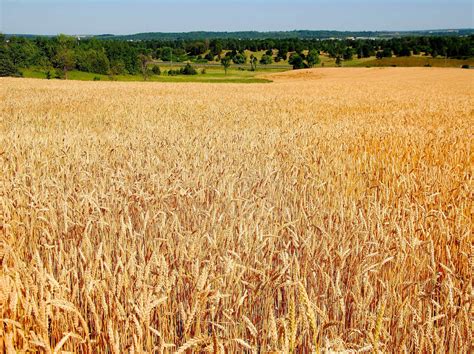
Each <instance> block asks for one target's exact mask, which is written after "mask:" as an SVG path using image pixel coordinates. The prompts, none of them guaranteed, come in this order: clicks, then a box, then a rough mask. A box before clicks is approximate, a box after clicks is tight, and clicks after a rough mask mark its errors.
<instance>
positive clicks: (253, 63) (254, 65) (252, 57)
mask: <svg viewBox="0 0 474 354" xmlns="http://www.w3.org/2000/svg"><path fill="white" fill-rule="evenodd" d="M257 63H258V59H257V57H256V56H255V55H253V54H251V55H250V70H251V71H257Z"/></svg>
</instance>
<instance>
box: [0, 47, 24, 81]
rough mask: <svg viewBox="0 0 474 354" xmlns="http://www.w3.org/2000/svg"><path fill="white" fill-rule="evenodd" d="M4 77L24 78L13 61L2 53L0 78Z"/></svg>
mask: <svg viewBox="0 0 474 354" xmlns="http://www.w3.org/2000/svg"><path fill="white" fill-rule="evenodd" d="M3 76H17V77H18V76H22V74H21V73H20V71H19V70H18V68H17V67H16V65H15V64H14V63H13V61H12V60H11V59H10V58H9V57H8V56H7V55H6V54H2V53H1V52H0V77H3Z"/></svg>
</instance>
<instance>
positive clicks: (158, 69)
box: [151, 65, 161, 75]
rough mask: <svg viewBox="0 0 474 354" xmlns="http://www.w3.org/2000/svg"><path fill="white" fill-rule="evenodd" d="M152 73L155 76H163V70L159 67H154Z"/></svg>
mask: <svg viewBox="0 0 474 354" xmlns="http://www.w3.org/2000/svg"><path fill="white" fill-rule="evenodd" d="M151 71H152V72H153V74H155V75H161V69H160V67H159V66H158V65H153V68H152V69H151Z"/></svg>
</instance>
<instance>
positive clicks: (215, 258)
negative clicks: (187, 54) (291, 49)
mask: <svg viewBox="0 0 474 354" xmlns="http://www.w3.org/2000/svg"><path fill="white" fill-rule="evenodd" d="M271 78H272V79H273V80H274V82H273V83H270V84H252V85H245V84H165V83H119V82H110V83H109V82H71V81H47V80H33V79H8V78H4V79H1V80H0V321H1V322H2V323H1V326H0V337H1V339H0V352H7V353H15V352H29V351H34V352H37V351H39V352H45V353H59V352H81V353H124V352H127V353H128V352H135V353H137V352H147V353H162V352H165V353H168V352H179V353H191V352H212V353H233V352H248V353H250V352H255V353H257V352H260V353H269V352H273V353H274V352H281V353H290V352H298V353H308V352H321V353H328V352H406V353H413V352H418V353H434V352H437V353H442V352H451V353H468V352H472V350H473V347H472V341H473V339H472V330H473V321H472V319H473V314H474V306H473V299H474V291H473V276H472V274H473V270H474V246H473V237H472V229H473V211H474V210H473V204H472V200H473V196H474V193H473V188H472V187H473V176H472V172H473V157H472V155H471V150H472V141H473V129H472V127H473V125H474V124H473V123H474V115H473V107H474V105H473V102H474V100H473V99H474V72H473V71H469V70H460V69H435V68H405V69H402V68H385V69H374V68H373V69H366V68H362V69H349V68H348V69H341V68H338V69H328V68H326V69H315V70H303V71H297V72H291V73H282V74H274V75H272V77H271Z"/></svg>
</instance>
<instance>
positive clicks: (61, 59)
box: [53, 48, 76, 80]
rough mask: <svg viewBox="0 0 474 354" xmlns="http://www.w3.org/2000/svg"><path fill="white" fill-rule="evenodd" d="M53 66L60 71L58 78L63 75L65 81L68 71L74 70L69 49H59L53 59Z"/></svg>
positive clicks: (73, 60)
mask: <svg viewBox="0 0 474 354" xmlns="http://www.w3.org/2000/svg"><path fill="white" fill-rule="evenodd" d="M53 64H54V65H55V67H56V68H57V69H59V70H60V72H59V76H60V77H62V76H63V75H64V78H65V79H66V80H67V73H68V72H69V70H72V69H74V67H75V65H76V58H75V56H74V51H73V50H72V49H69V48H61V49H60V50H59V52H58V53H57V54H56V55H55V57H54V58H53Z"/></svg>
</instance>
